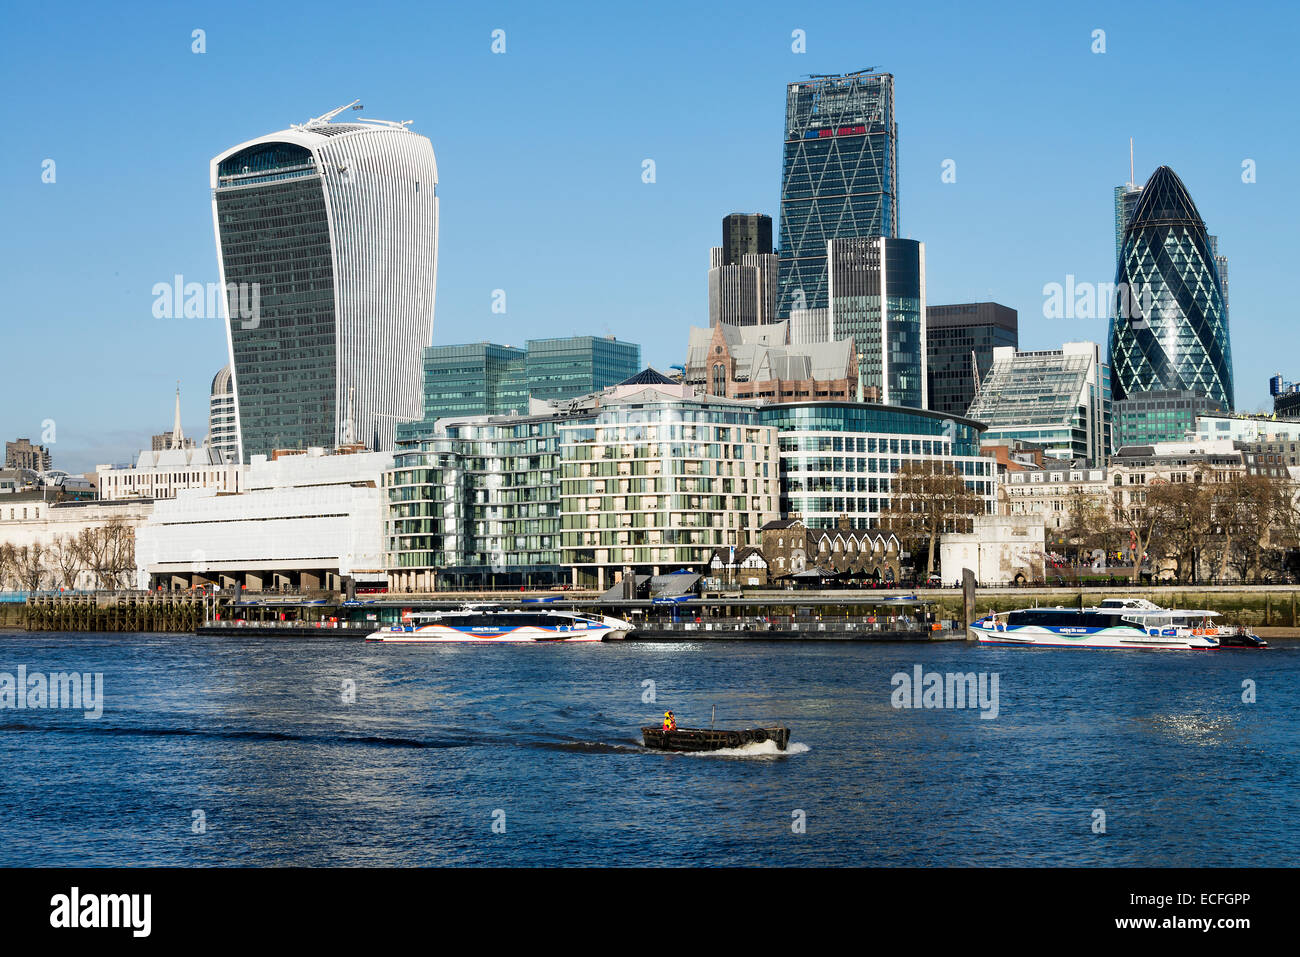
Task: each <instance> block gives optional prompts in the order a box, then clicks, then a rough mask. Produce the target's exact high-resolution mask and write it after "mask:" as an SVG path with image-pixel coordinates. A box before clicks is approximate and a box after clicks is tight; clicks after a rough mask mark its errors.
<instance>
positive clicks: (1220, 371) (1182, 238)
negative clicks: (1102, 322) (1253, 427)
mask: <svg viewBox="0 0 1300 957" xmlns="http://www.w3.org/2000/svg"><path fill="white" fill-rule="evenodd" d="M1115 282H1116V285H1117V287H1118V288H1119V290H1120V292H1119V293H1117V309H1116V315H1117V316H1118V315H1119V311H1120V308H1122V307H1125V305H1126V304H1125V303H1124V302H1123V301H1122V298H1121V297H1122V295H1123V292H1124V291H1125V290H1128V291H1129V298H1130V299H1133V300H1140V301H1143V302H1147V303H1149V304H1150V308H1149V309H1144V307H1142V306H1140V305H1139V307H1138V308H1135V309H1129V310H1128V311H1129V315H1128V316H1127V317H1124V318H1118V317H1117V318H1113V319H1111V322H1110V344H1109V364H1110V366H1111V385H1112V389H1113V392H1114V398H1116V399H1124V398H1127V397H1129V396H1133V395H1137V394H1140V393H1144V392H1153V391H1158V390H1173V391H1179V392H1200V393H1203V394H1205V395H1207V396H1209V397H1211V398H1213V399H1217V400H1218V401H1219V402H1221V403H1222V404H1223V405H1224V407H1226V408H1228V409H1231V408H1232V407H1233V390H1232V351H1231V347H1230V344H1229V341H1228V315H1227V309H1226V308H1225V306H1224V296H1223V286H1222V282H1221V280H1220V278H1219V271H1218V267H1217V265H1216V263H1215V257H1214V253H1213V250H1212V249H1211V247H1210V240H1209V237H1208V236H1207V235H1206V232H1205V222H1204V221H1203V220H1202V219H1201V214H1200V213H1199V212H1198V211H1197V209H1196V204H1195V203H1193V202H1192V198H1191V196H1190V195H1188V192H1187V188H1186V187H1185V186H1184V185H1183V182H1182V180H1180V179H1179V178H1178V176H1177V175H1176V174H1175V173H1174V171H1173V170H1171V169H1170V168H1169V167H1168V166H1161V167H1160V168H1159V169H1157V170H1156V171H1155V172H1154V173H1153V174H1151V178H1150V179H1148V180H1147V182H1146V185H1145V186H1144V187H1143V188H1142V195H1141V199H1139V200H1138V204H1137V207H1136V208H1135V209H1134V210H1133V215H1132V218H1131V219H1130V220H1129V223H1128V226H1127V227H1126V228H1125V230H1124V246H1123V249H1122V250H1121V254H1120V261H1119V268H1118V270H1117V272H1116V276H1115ZM1142 311H1147V312H1149V313H1150V314H1149V315H1141V314H1137V315H1135V314H1134V313H1139V312H1142Z"/></svg>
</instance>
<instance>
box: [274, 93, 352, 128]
mask: <svg viewBox="0 0 1300 957" xmlns="http://www.w3.org/2000/svg"><path fill="white" fill-rule="evenodd" d="M359 109H361V101H360V100H359V99H358V100H353V101H352V102H351V103H344V104H343V105H342V106H340V107H336V108H335V109H332V110H330V111H329V112H328V113H324V114H322V115H320V116H315V117H312V118H311V119H310V120H308V121H307V122H306V123H290V124H289V129H291V130H305V129H309V128H311V127H313V126H324V125H325V124H326V123H328V122H329V121H330V120H332V119H334V117H336V116H338V115H339V114H340V113H342V112H343V111H344V110H359Z"/></svg>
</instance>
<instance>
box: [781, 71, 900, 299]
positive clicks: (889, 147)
mask: <svg viewBox="0 0 1300 957" xmlns="http://www.w3.org/2000/svg"><path fill="white" fill-rule="evenodd" d="M897 151H898V127H897V126H896V125H895V123H894V77H893V75H892V74H889V73H867V72H859V73H849V74H846V75H844V76H818V77H812V78H810V79H807V80H800V81H799V82H797V83H791V84H790V85H789V86H788V87H787V89H786V101H785V156H784V160H783V164H782V170H781V225H780V238H781V249H780V252H781V277H780V288H779V292H778V298H777V317H778V318H781V319H785V318H788V317H789V315H790V310H792V309H823V308H826V306H827V305H828V302H827V277H826V243H827V241H828V240H831V239H860V238H866V237H870V236H888V237H895V236H897V235H898V184H897V173H896V170H897V161H898V156H897Z"/></svg>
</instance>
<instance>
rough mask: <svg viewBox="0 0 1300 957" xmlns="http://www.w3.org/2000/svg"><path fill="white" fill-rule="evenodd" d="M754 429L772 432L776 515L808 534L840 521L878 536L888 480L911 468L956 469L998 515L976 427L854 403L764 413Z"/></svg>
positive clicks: (988, 466)
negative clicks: (777, 460)
mask: <svg viewBox="0 0 1300 957" xmlns="http://www.w3.org/2000/svg"><path fill="white" fill-rule="evenodd" d="M759 421H760V422H762V423H763V424H764V425H769V426H773V427H774V428H775V429H776V432H777V443H778V447H779V450H780V457H781V512H782V514H784V515H786V516H787V517H790V516H796V515H797V516H798V517H799V518H800V519H801V520H802V521H803V523H804V524H805V525H806V526H807V527H808V528H835V527H836V525H837V523H838V521H839V518H840V516H847V518H848V521H849V523H850V525H851V526H852V527H853V528H858V529H869V528H879V527H880V516H881V513H883V512H885V511H886V510H888V508H889V501H890V494H891V484H892V482H893V480H894V476H896V475H897V474H898V471H899V470H900V469H901V468H902V467H903V465H905V464H907V463H909V462H918V461H921V462H937V463H942V464H945V465H951V466H954V467H955V468H957V469H959V470H960V471H961V473H962V475H963V476H964V477H965V480H966V484H967V485H968V486H969V487H970V488H971V489H972V490H974V491H975V492H976V493H977V494H978V495H979V496H980V497H981V498H983V499H984V503H985V508H986V510H987V511H989V512H992V511H994V509H995V507H996V504H997V479H996V475H995V473H994V462H993V460H992V459H991V458H989V457H988V456H983V455H981V454H980V432H981V431H982V430H983V428H984V426H983V425H982V424H981V423H979V422H975V421H972V420H970V419H965V418H960V417H956V416H948V415H942V414H940V413H938V412H931V411H929V410H927V409H914V408H903V407H900V406H884V405H870V404H865V403H859V402H797V403H788V404H784V405H769V406H764V407H763V408H762V409H761V410H760V412H759Z"/></svg>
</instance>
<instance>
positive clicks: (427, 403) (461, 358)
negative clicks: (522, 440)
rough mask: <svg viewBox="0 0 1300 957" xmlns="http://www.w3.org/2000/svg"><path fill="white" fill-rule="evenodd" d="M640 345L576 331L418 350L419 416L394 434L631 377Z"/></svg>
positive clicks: (423, 432) (519, 410) (414, 434)
mask: <svg viewBox="0 0 1300 957" xmlns="http://www.w3.org/2000/svg"><path fill="white" fill-rule="evenodd" d="M640 369H641V347H640V346H639V345H636V344H634V343H630V342H620V341H619V340H617V339H605V338H600V337H598V336H575V337H573V338H567V339H529V340H528V342H527V343H526V344H525V347H524V348H522V349H521V348H516V347H514V346H501V345H495V344H493V343H489V342H478V343H469V344H465V345H455V346H430V347H429V348H427V349H425V350H424V419H423V421H421V422H408V423H403V424H401V425H399V426H398V427H397V435H398V438H399V439H403V440H412V439H416V438H419V437H420V436H427V435H431V434H432V429H433V424H434V422H435V421H436V420H437V419H442V418H450V417H457V416H465V417H470V416H481V415H526V414H527V413H528V400H529V397H530V396H531V397H532V398H534V399H543V400H547V401H556V400H562V399H576V398H578V397H579V396H583V395H588V394H590V393H592V392H599V391H600V390H601V389H604V388H607V387H608V386H611V385H617V384H618V383H620V382H622V381H623V380H624V379H628V378H631V377H632V376H634V375H635V374H636V373H637V372H639V371H640Z"/></svg>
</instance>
